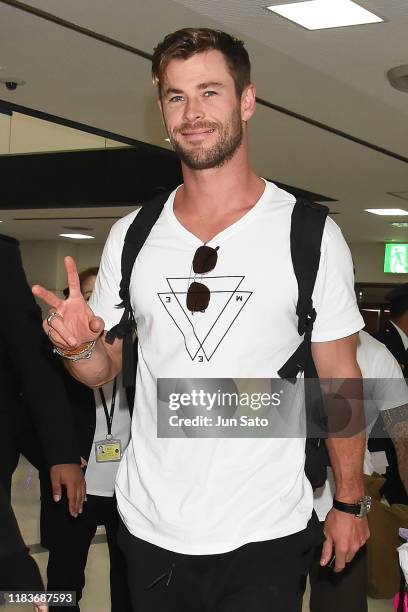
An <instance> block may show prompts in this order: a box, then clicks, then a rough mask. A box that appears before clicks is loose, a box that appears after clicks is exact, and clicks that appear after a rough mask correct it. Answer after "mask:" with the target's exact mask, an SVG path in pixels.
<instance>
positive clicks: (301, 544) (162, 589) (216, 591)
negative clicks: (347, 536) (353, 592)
mask: <svg viewBox="0 0 408 612" xmlns="http://www.w3.org/2000/svg"><path fill="white" fill-rule="evenodd" d="M321 540H322V532H321V528H320V525H319V524H318V521H317V519H313V520H312V521H311V522H310V523H309V526H308V528H307V529H306V530H304V531H302V532H300V533H297V534H294V535H291V536H288V537H285V538H279V539H277V540H268V541H266V542H253V543H250V544H245V545H244V546H241V547H240V548H238V549H236V550H234V551H231V552H228V553H223V554H214V555H182V554H177V553H173V552H171V551H169V550H165V549H163V548H159V547H158V546H154V545H152V544H149V543H148V542H145V541H143V540H140V539H139V538H136V537H134V536H133V535H131V534H130V533H129V532H128V531H127V529H126V527H125V526H124V525H123V524H121V526H120V527H119V545H120V546H121V548H122V549H123V551H124V553H125V555H126V559H127V564H128V572H129V585H130V590H131V598H132V604H133V610H134V612H300V611H301V609H302V598H303V593H304V589H305V583H306V575H307V573H308V571H309V569H310V564H311V560H312V554H313V551H314V548H315V546H316V545H317V543H320V542H321Z"/></svg>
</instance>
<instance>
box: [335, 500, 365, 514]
mask: <svg viewBox="0 0 408 612" xmlns="http://www.w3.org/2000/svg"><path fill="white" fill-rule="evenodd" d="M333 508H335V509H336V510H340V512H347V513H348V514H354V516H356V515H357V514H359V513H360V511H361V502H358V503H357V504H346V503H344V502H341V501H339V500H338V499H333Z"/></svg>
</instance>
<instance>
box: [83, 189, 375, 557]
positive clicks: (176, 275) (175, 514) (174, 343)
mask: <svg viewBox="0 0 408 612" xmlns="http://www.w3.org/2000/svg"><path fill="white" fill-rule="evenodd" d="M174 195H175V192H173V193H172V194H171V196H170V197H169V199H168V201H167V203H166V204H165V206H164V209H163V211H162V214H161V215H160V217H159V219H158V221H157V223H156V224H155V226H154V228H153V229H152V231H151V233H150V235H149V237H148V239H147V241H146V243H145V245H144V246H143V248H142V250H141V252H140V254H139V256H138V258H137V261H136V264H135V266H134V269H133V273H132V278H131V284H130V295H131V302H132V307H133V310H134V313H135V318H136V321H137V328H138V337H139V363H138V369H137V375H136V398H135V410H134V413H133V420H132V437H131V441H130V443H129V446H128V448H127V450H126V453H125V456H124V459H123V461H122V462H121V464H120V468H119V472H118V475H117V480H116V496H117V499H118V507H119V512H120V514H121V517H122V519H123V521H124V523H125V525H126V527H127V528H128V530H129V531H130V532H131V533H132V534H134V535H135V536H137V537H139V538H142V539H144V540H146V541H148V542H151V543H153V544H155V545H157V546H161V547H163V548H165V549H168V550H172V551H175V552H179V553H185V554H215V553H222V552H226V551H229V550H233V549H235V548H238V547H239V546H241V545H243V544H245V543H247V542H253V541H263V540H269V539H273V538H279V537H283V536H287V535H289V534H292V533H296V532H299V531H301V530H302V529H304V528H305V527H306V525H307V522H308V520H309V519H310V516H311V513H312V507H313V495H312V489H311V486H310V483H309V482H308V480H307V478H306V477H305V474H304V460H305V455H304V444H305V441H304V439H259V438H257V439H248V438H245V439H225V438H217V439H209V438H206V439H196V438H195V439H191V438H190V439H180V438H178V439H169V438H157V435H156V431H157V394H156V381H157V379H158V378H222V377H224V378H244V377H245V378H272V377H277V371H278V369H279V368H280V367H281V366H282V365H283V364H284V363H285V361H286V360H287V359H288V357H289V356H290V355H291V354H292V353H293V351H294V350H295V349H296V348H297V347H298V346H299V344H300V337H299V335H298V332H297V317H296V313H295V310H296V303H297V283H296V278H295V274H294V271H293V266H292V260H291V254H290V225H291V213H292V210H293V205H294V202H295V198H294V197H293V196H292V195H290V194H288V193H287V192H285V191H283V190H281V189H279V188H278V187H277V186H276V185H274V184H273V183H270V182H267V181H265V191H264V193H263V195H262V196H261V198H260V199H259V201H258V202H257V203H256V205H255V206H254V207H253V208H252V209H251V210H250V211H249V212H248V213H247V214H246V215H245V216H243V217H242V218H241V219H239V220H238V221H237V222H236V223H234V224H232V225H231V226H229V227H228V228H226V229H225V230H223V231H222V232H220V233H219V234H218V235H217V236H215V237H214V238H213V239H212V240H211V241H210V242H209V243H208V244H209V246H213V247H217V246H218V247H219V251H218V261H217V264H216V267H215V269H214V270H213V271H212V272H210V273H208V274H206V275H205V279H203V282H205V284H206V285H207V286H208V287H209V288H210V290H211V299H210V304H209V306H208V308H207V310H206V311H205V313H195V314H194V315H193V314H191V313H190V312H189V311H188V310H187V308H186V306H185V293H186V291H187V288H188V286H189V284H190V283H191V281H192V260H193V256H194V253H195V251H196V249H197V248H198V247H199V246H201V245H202V242H201V241H200V240H199V239H198V238H197V237H196V236H195V235H193V234H192V233H190V232H189V231H188V230H187V229H186V228H184V227H183V226H182V225H181V223H180V222H179V221H178V220H177V218H176V216H175V215H174V212H173V200H174ZM135 215H136V212H133V213H131V214H130V215H128V216H126V217H124V218H123V219H121V220H120V221H118V222H117V223H116V224H115V225H114V226H113V228H112V230H111V232H110V235H109V238H108V240H107V243H106V245H105V248H104V252H103V256H102V261H101V266H100V270H99V275H98V278H97V281H96V286H95V290H94V293H93V295H92V298H91V301H90V306H91V308H92V309H93V310H94V311H95V313H97V314H98V315H99V316H101V317H102V318H103V319H104V321H105V327H106V329H110V328H111V327H112V326H113V325H115V324H116V323H117V322H118V320H119V319H120V317H121V314H122V311H121V310H118V309H117V308H115V304H118V303H119V302H120V298H119V295H118V288H119V283H120V279H121V273H120V261H121V253H122V247H123V241H124V237H125V234H126V231H127V229H128V227H129V225H130V224H131V223H132V221H133V219H134V217H135ZM198 280H199V279H198ZM176 294H177V295H176ZM183 294H184V295H183ZM180 295H181V298H179V296H180ZM231 296H234V297H235V299H234V300H233V299H231ZM176 298H177V299H176ZM182 298H183V299H182ZM313 300H314V304H315V308H316V311H317V318H316V322H315V326H314V330H313V341H316V342H321V341H327V340H334V339H338V338H343V337H346V336H348V335H350V334H353V333H355V332H357V331H358V330H359V329H361V328H362V327H363V324H364V322H363V320H362V318H361V316H360V314H359V312H358V309H357V305H356V301H355V295H354V290H353V272H352V262H351V256H350V253H349V250H348V247H347V245H346V243H345V241H344V239H343V237H342V235H341V232H340V230H339V228H338V227H337V225H336V224H335V223H334V222H333V221H332V220H331V219H330V218H329V219H328V220H327V223H326V228H325V231H324V236H323V241H322V255H321V261H320V268H319V273H318V278H317V281H316V286H315V291H314V298H313Z"/></svg>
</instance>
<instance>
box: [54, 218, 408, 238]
mask: <svg viewBox="0 0 408 612" xmlns="http://www.w3.org/2000/svg"><path fill="white" fill-rule="evenodd" d="M407 214H408V213H407ZM58 236H61V238H73V239H75V240H88V239H90V238H94V236H88V234H58Z"/></svg>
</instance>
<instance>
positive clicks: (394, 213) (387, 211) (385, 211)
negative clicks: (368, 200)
mask: <svg viewBox="0 0 408 612" xmlns="http://www.w3.org/2000/svg"><path fill="white" fill-rule="evenodd" d="M365 211H366V212H369V213H373V215H386V216H388V217H403V216H405V215H408V210H402V209H401V208H366V209H365Z"/></svg>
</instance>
